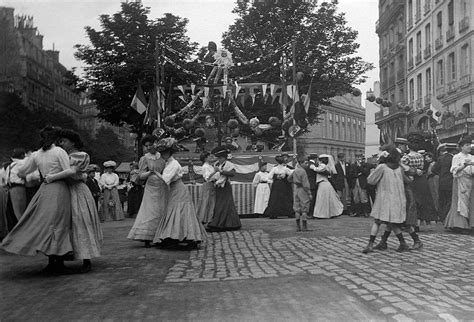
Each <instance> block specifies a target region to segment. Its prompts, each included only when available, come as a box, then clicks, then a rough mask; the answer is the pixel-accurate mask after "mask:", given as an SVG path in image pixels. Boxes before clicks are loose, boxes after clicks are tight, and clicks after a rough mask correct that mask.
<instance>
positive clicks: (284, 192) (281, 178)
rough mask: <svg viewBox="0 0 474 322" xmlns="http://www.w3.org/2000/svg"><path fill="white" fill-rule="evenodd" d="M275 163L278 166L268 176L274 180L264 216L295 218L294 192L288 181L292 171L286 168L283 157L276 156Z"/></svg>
mask: <svg viewBox="0 0 474 322" xmlns="http://www.w3.org/2000/svg"><path fill="white" fill-rule="evenodd" d="M275 161H276V162H277V165H276V166H275V167H273V168H272V169H271V170H270V173H269V174H268V176H269V177H270V179H271V180H272V187H271V189H270V198H269V199H268V206H267V208H266V209H265V211H264V216H268V217H270V219H276V218H278V217H288V218H294V217H295V215H294V212H293V192H292V187H291V183H290V182H289V181H288V177H289V176H290V174H291V172H292V171H291V169H289V168H288V167H287V166H286V164H285V159H284V158H283V157H282V156H280V155H279V156H276V157H275Z"/></svg>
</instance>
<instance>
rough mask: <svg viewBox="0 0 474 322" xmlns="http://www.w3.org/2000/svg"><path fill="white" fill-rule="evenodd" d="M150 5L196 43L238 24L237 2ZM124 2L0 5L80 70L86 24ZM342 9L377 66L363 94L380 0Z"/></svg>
mask: <svg viewBox="0 0 474 322" xmlns="http://www.w3.org/2000/svg"><path fill="white" fill-rule="evenodd" d="M142 2H143V4H144V5H145V6H146V7H150V8H151V17H152V18H156V17H160V16H162V15H163V14H164V13H168V12H169V13H172V14H174V15H177V16H180V17H185V18H188V19H189V24H188V36H189V37H190V39H191V41H194V42H197V43H199V44H200V45H201V46H206V45H207V43H208V42H209V41H215V42H216V43H219V42H220V40H221V36H222V33H223V32H224V31H226V30H227V29H228V27H229V25H231V24H232V23H233V21H234V20H235V18H236V15H235V14H233V13H232V9H233V7H234V5H235V0H142ZM120 3H121V0H0V6H6V7H13V8H15V14H26V15H31V16H33V17H34V24H35V26H36V27H38V30H39V32H40V33H41V34H42V35H43V36H44V39H43V46H44V49H52V48H53V46H54V49H55V50H59V51H60V55H59V60H60V62H61V63H62V64H63V65H64V66H66V67H67V68H68V69H69V68H73V67H76V68H79V69H80V68H81V67H82V64H81V62H80V61H77V60H76V59H75V58H74V56H73V54H74V51H75V49H74V48H73V47H74V45H76V44H87V43H88V40H87V38H86V33H85V31H84V27H85V26H91V27H94V28H97V27H98V26H99V19H98V18H99V16H100V15H101V14H114V13H116V12H118V11H119V10H120ZM339 11H340V12H344V13H345V14H346V18H347V24H348V25H349V26H350V27H352V28H353V29H355V30H357V31H358V32H359V37H358V40H357V41H358V42H359V44H360V48H359V52H358V55H359V56H361V57H362V58H363V59H364V60H365V61H367V62H370V63H373V64H374V66H375V67H376V68H375V69H373V70H372V71H370V72H368V73H367V74H366V75H367V76H368V79H367V82H366V83H364V84H362V85H359V86H357V87H358V88H359V89H360V90H361V91H362V93H363V98H365V92H366V91H368V90H369V89H370V88H373V83H374V81H377V80H378V77H379V76H378V75H379V74H378V57H379V51H378V38H377V34H376V33H375V22H376V21H377V19H378V1H377V0H339Z"/></svg>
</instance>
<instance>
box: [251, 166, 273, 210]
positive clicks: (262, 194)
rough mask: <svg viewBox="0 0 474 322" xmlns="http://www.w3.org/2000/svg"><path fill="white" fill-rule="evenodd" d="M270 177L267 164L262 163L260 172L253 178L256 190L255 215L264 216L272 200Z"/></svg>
mask: <svg viewBox="0 0 474 322" xmlns="http://www.w3.org/2000/svg"><path fill="white" fill-rule="evenodd" d="M271 181H272V180H271V178H270V175H269V173H268V171H267V163H266V162H262V163H260V166H259V171H258V172H257V173H256V174H255V176H254V177H253V181H252V185H253V187H254V188H255V202H254V206H253V213H254V214H258V215H263V213H264V212H265V209H266V208H267V206H268V200H269V199H270V183H271Z"/></svg>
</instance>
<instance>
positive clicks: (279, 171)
mask: <svg viewBox="0 0 474 322" xmlns="http://www.w3.org/2000/svg"><path fill="white" fill-rule="evenodd" d="M292 173H293V171H292V170H291V169H289V168H288V167H286V165H284V164H278V165H276V166H274V167H273V168H272V169H271V170H270V173H269V174H268V176H269V177H270V179H273V175H275V174H276V175H278V176H289V175H291V174H292Z"/></svg>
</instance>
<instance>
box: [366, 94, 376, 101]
mask: <svg viewBox="0 0 474 322" xmlns="http://www.w3.org/2000/svg"><path fill="white" fill-rule="evenodd" d="M367 100H368V101H369V102H374V101H375V95H373V94H372V95H369V96H368V97H367Z"/></svg>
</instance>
